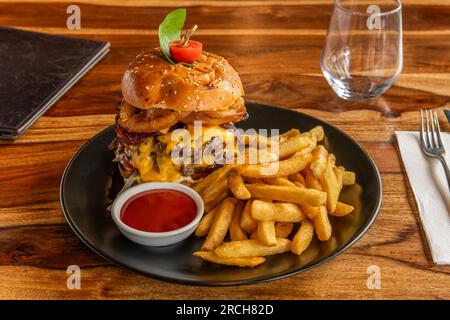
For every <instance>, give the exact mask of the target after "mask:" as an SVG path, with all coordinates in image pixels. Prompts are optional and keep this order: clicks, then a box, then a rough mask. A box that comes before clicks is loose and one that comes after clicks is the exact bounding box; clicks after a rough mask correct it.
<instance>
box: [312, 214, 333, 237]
mask: <svg viewBox="0 0 450 320" xmlns="http://www.w3.org/2000/svg"><path fill="white" fill-rule="evenodd" d="M313 223H314V230H315V231H316V234H317V238H319V240H320V241H327V240H328V239H330V237H331V224H330V220H329V219H328V213H327V208H326V207H325V206H322V207H320V210H319V213H318V214H317V216H316V217H315V218H314V220H313Z"/></svg>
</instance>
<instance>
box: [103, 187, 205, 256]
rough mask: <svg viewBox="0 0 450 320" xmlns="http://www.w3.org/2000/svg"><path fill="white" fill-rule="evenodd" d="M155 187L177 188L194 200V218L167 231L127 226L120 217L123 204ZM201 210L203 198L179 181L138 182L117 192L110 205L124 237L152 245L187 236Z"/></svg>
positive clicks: (168, 242) (170, 241)
mask: <svg viewBox="0 0 450 320" xmlns="http://www.w3.org/2000/svg"><path fill="white" fill-rule="evenodd" d="M155 189H170V190H177V191H180V192H182V193H184V194H185V195H187V196H189V197H190V198H191V199H192V200H194V202H195V205H196V206H197V215H196V216H195V218H194V220H192V221H191V222H190V223H188V224H187V225H185V226H184V227H181V228H179V229H176V230H172V231H167V232H146V231H141V230H137V229H134V228H131V227H130V226H127V225H126V224H125V223H124V222H123V221H122V220H121V219H120V212H121V210H122V207H123V205H124V204H125V203H126V202H127V200H128V199H130V198H131V197H133V196H135V195H136V194H139V193H142V192H145V191H149V190H155ZM203 211H204V204H203V200H202V198H201V197H200V195H199V194H198V193H197V192H196V191H195V190H194V189H192V188H189V187H187V186H185V185H182V184H179V183H171V182H147V183H142V184H138V185H136V186H134V187H131V188H130V189H128V190H126V191H124V192H122V193H121V194H119V195H118V196H117V197H116V199H115V200H114V202H113V204H112V206H111V216H112V218H113V220H114V222H115V224H116V225H117V227H118V228H119V230H120V232H121V233H122V234H123V235H124V236H125V237H127V238H128V239H130V240H131V241H134V242H136V243H139V244H142V245H145V246H154V247H159V246H167V245H170V244H174V243H177V242H179V241H182V240H184V239H186V238H187V237H189V236H190V235H191V234H192V233H193V232H194V231H195V228H197V225H198V223H199V222H200V219H201V218H202V216H203Z"/></svg>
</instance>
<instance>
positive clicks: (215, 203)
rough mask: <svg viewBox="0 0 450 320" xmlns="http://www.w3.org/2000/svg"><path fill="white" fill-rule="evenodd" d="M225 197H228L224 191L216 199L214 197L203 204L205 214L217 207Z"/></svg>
mask: <svg viewBox="0 0 450 320" xmlns="http://www.w3.org/2000/svg"><path fill="white" fill-rule="evenodd" d="M226 197H228V190H226V191H224V192H223V193H222V194H220V195H219V196H218V197H216V198H215V199H214V200H212V201H210V202H208V203H205V212H209V211H211V210H212V209H214V208H215V207H217V206H218V205H219V203H221V202H222V201H223V200H224V199H225V198H226Z"/></svg>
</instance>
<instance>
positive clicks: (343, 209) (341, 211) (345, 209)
mask: <svg viewBox="0 0 450 320" xmlns="http://www.w3.org/2000/svg"><path fill="white" fill-rule="evenodd" d="M354 209H355V208H353V206H351V205H349V204H345V203H342V202H339V201H338V202H337V204H336V210H334V212H330V215H332V216H336V217H343V216H346V215H347V214H349V213H350V212H352V211H353V210H354Z"/></svg>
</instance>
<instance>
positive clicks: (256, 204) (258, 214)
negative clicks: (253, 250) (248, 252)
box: [252, 200, 306, 236]
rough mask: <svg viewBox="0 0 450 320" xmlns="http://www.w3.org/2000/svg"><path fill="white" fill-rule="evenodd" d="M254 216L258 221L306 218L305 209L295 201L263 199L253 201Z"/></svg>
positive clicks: (288, 220) (296, 220)
mask: <svg viewBox="0 0 450 320" xmlns="http://www.w3.org/2000/svg"><path fill="white" fill-rule="evenodd" d="M252 217H253V218H254V219H256V220H258V221H277V222H300V221H303V220H305V219H306V216H305V214H304V213H303V211H302V210H301V209H300V207H299V206H298V205H297V204H295V203H289V202H276V203H273V202H268V201H262V200H254V201H253V203H252ZM258 236H259V234H258Z"/></svg>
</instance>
